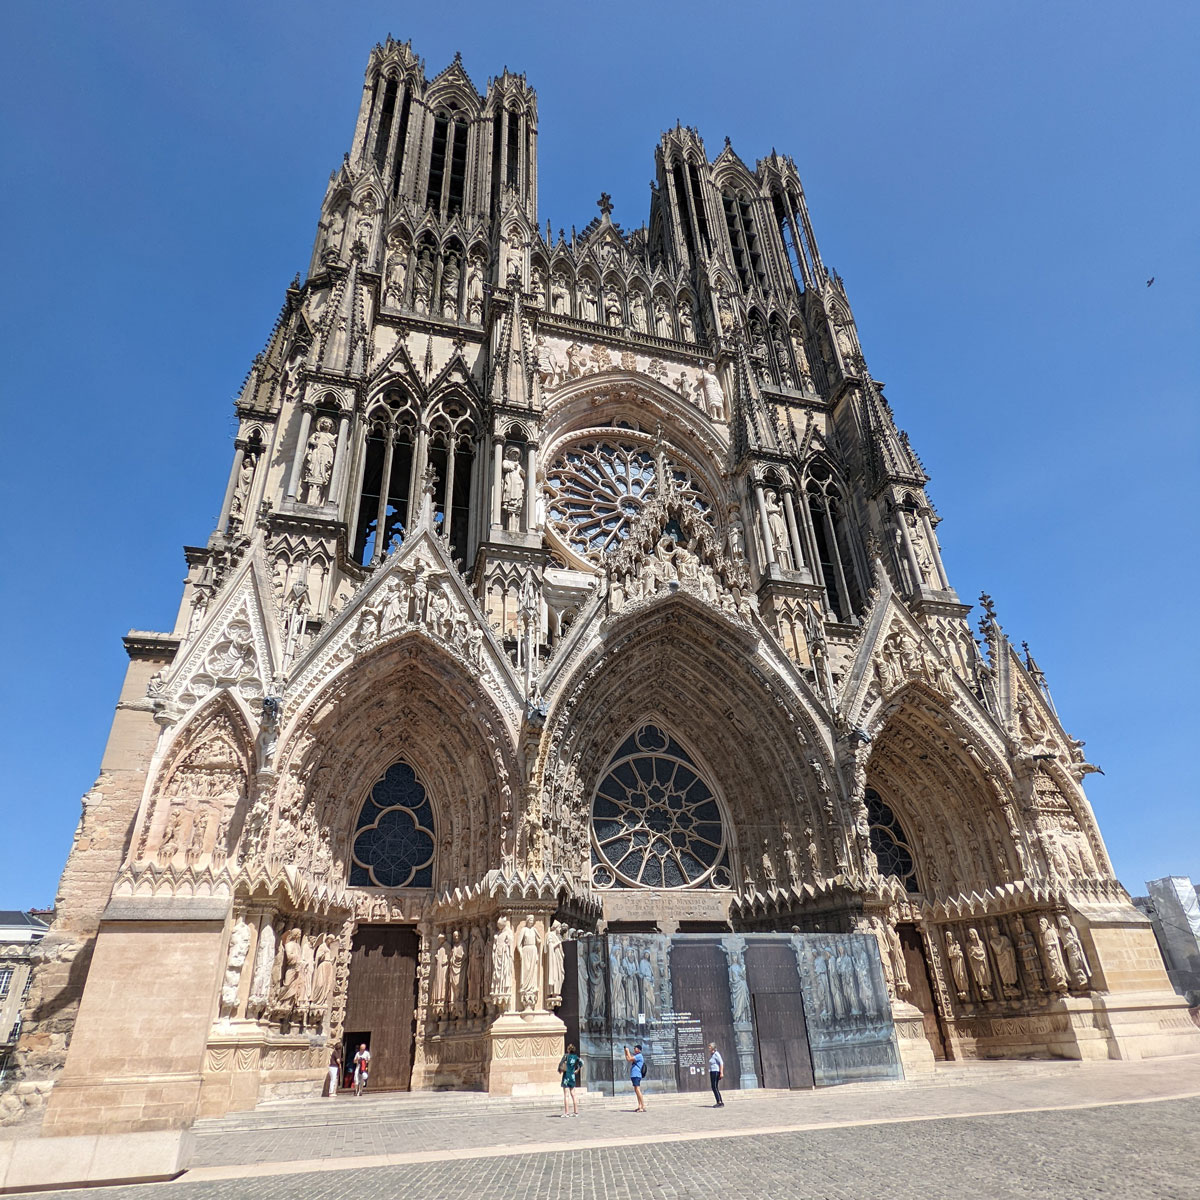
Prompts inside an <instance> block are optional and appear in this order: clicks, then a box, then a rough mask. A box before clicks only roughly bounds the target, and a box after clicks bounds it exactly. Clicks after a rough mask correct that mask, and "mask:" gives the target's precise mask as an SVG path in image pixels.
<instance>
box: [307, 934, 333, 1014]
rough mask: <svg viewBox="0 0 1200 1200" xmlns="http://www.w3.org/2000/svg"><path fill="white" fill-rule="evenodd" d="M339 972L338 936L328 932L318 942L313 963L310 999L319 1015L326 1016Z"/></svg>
mask: <svg viewBox="0 0 1200 1200" xmlns="http://www.w3.org/2000/svg"><path fill="white" fill-rule="evenodd" d="M336 972H337V938H335V937H334V936H333V934H332V933H327V934H326V935H325V936H324V937H323V938H321V939H320V941H319V942H318V943H317V949H316V957H315V960H314V963H313V976H312V997H311V999H310V1001H309V1003H310V1004H311V1006H312V1007H313V1008H314V1009H315V1010H316V1011H317V1013H318V1015H320V1016H322V1017H323V1016H324V1014H325V1012H326V1011H327V1010H328V1008H329V1003H330V1001H331V1000H332V999H333V983H334V976H335V974H336Z"/></svg>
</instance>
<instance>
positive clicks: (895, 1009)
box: [892, 1000, 937, 1078]
mask: <svg viewBox="0 0 1200 1200" xmlns="http://www.w3.org/2000/svg"><path fill="white" fill-rule="evenodd" d="M892 1023H893V1024H894V1025H895V1027H896V1049H897V1050H898V1051H899V1052H900V1065H901V1066H902V1067H903V1068H904V1075H905V1077H906V1078H908V1077H909V1076H912V1075H919V1074H921V1073H922V1072H923V1071H932V1070H933V1068H934V1066H935V1064H936V1061H937V1060H936V1059H935V1058H934V1055H933V1047H932V1046H931V1045H930V1044H929V1038H928V1036H927V1035H926V1033H925V1018H924V1016H923V1015H922V1013H921V1010H920V1009H919V1008H917V1007H916V1006H915V1005H913V1004H909V1003H908V1001H906V1000H893V1001H892Z"/></svg>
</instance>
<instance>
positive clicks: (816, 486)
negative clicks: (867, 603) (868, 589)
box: [805, 459, 863, 621]
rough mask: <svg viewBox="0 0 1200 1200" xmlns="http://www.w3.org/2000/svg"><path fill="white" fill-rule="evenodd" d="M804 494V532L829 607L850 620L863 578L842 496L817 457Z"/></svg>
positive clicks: (858, 607)
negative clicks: (807, 538)
mask: <svg viewBox="0 0 1200 1200" xmlns="http://www.w3.org/2000/svg"><path fill="white" fill-rule="evenodd" d="M805 497H806V500H807V504H806V506H805V514H806V517H807V520H806V522H805V525H806V533H807V536H808V537H809V538H810V539H811V543H812V548H813V550H814V551H815V554H814V558H815V561H816V563H817V566H818V569H819V572H820V575H821V583H822V584H824V586H825V596H826V600H827V603H828V606H829V609H830V611H831V612H832V613H833V614H834V616H835V617H836V618H837V619H838V620H839V621H850V620H852V619H853V618H854V616H855V614H856V613H858V612H860V611H861V609H862V597H863V588H862V581H861V578H860V575H859V569H858V563H857V561H856V559H855V556H854V552H853V548H852V543H851V537H852V531H851V529H850V527H849V523H848V519H847V512H846V503H845V497H844V496H843V495H842V492H841V489H840V488H839V487H838V484H837V480H836V479H835V478H834V475H833V472H832V471H831V470H830V468H829V466H828V465H827V464H826V463H824V462H822V461H820V460H819V459H818V460H817V461H816V462H814V463H813V464H812V465H811V466H810V467H809V469H808V481H807V484H806V486H805Z"/></svg>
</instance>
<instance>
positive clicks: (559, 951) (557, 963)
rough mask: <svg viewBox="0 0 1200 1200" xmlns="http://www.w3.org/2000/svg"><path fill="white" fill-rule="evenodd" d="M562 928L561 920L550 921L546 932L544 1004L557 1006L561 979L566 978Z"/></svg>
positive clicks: (560, 995)
mask: <svg viewBox="0 0 1200 1200" xmlns="http://www.w3.org/2000/svg"><path fill="white" fill-rule="evenodd" d="M563 930H564V926H563V924H562V922H561V921H552V922H551V923H550V932H549V933H547V934H546V990H547V993H548V995H547V997H546V1004H547V1007H548V1008H558V1006H559V1005H560V1004H562V989H563V980H564V979H565V978H566V963H565V961H564V952H563Z"/></svg>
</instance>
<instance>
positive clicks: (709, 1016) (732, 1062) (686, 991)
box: [651, 938, 740, 1092]
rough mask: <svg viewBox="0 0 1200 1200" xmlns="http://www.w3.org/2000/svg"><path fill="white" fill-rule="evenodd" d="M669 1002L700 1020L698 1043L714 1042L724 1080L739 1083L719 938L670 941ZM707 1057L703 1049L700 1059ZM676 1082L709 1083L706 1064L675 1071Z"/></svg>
mask: <svg viewBox="0 0 1200 1200" xmlns="http://www.w3.org/2000/svg"><path fill="white" fill-rule="evenodd" d="M671 1004H672V1007H673V1008H674V1010H675V1012H676V1013H677V1014H681V1013H688V1014H690V1016H691V1018H692V1021H693V1022H699V1029H700V1034H699V1036H700V1044H701V1045H703V1046H707V1045H708V1043H709V1042H715V1043H716V1044H717V1047H718V1049H720V1051H721V1054H722V1055H723V1056H724V1059H725V1082H726V1084H727V1085H728V1086H729V1087H731V1088H735V1087H739V1086H740V1082H739V1079H738V1072H737V1051H736V1049H735V1047H734V1042H733V1015H732V1013H731V1012H730V1004H729V962H728V959H727V958H726V957H725V949H724V947H723V946H722V945H721V944H720V942H718V941H712V942H702V941H692V940H691V939H690V938H689V939H687V940H683V939H676V940H674V941H672V942H671ZM707 1061H708V1055H707V1053H704V1055H703V1062H704V1063H706V1064H707ZM651 1078H653V1077H651ZM676 1085H677V1087H678V1088H679V1090H680V1091H681V1092H687V1091H701V1090H703V1089H704V1088H706V1087H708V1069H707V1066H705V1068H704V1069H703V1070H701V1071H698V1072H695V1073H693V1072H692V1071H691V1070H690V1069H689V1070H686V1071H678V1072H677V1077H676Z"/></svg>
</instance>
